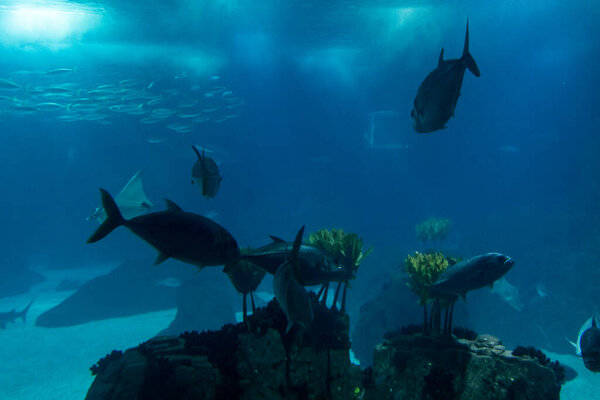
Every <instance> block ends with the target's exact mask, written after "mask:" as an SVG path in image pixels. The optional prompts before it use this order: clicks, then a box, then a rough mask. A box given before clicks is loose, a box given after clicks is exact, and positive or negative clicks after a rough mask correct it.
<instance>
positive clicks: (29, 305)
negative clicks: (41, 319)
mask: <svg viewBox="0 0 600 400" xmlns="http://www.w3.org/2000/svg"><path fill="white" fill-rule="evenodd" d="M34 300H35V299H34ZM34 300H31V301H30V302H29V304H27V307H25V308H24V309H23V310H22V311H20V312H19V318H21V319H22V320H23V322H27V311H29V308H30V307H31V305H32V304H33V301H34Z"/></svg>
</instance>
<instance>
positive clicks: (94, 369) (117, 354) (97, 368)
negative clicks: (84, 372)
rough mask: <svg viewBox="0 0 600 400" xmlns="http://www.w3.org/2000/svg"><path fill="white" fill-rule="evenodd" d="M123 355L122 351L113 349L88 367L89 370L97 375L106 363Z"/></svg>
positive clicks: (104, 367) (102, 370)
mask: <svg viewBox="0 0 600 400" xmlns="http://www.w3.org/2000/svg"><path fill="white" fill-rule="evenodd" d="M122 355H123V352H122V351H119V350H113V351H111V352H110V353H109V354H107V355H105V356H104V357H102V358H101V359H99V360H98V362H97V363H96V364H94V365H92V366H91V367H90V371H92V375H97V374H99V373H102V372H104V370H105V369H106V367H107V366H108V364H110V363H111V362H112V361H115V360H118V359H119V358H121V356H122Z"/></svg>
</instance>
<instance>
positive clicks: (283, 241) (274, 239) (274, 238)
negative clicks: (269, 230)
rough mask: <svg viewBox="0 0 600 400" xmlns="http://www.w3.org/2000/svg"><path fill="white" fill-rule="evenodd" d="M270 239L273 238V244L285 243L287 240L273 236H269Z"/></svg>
mask: <svg viewBox="0 0 600 400" xmlns="http://www.w3.org/2000/svg"><path fill="white" fill-rule="evenodd" d="M269 237H270V238H271V240H272V241H273V243H285V240H283V239H282V238H280V237H277V236H273V235H269Z"/></svg>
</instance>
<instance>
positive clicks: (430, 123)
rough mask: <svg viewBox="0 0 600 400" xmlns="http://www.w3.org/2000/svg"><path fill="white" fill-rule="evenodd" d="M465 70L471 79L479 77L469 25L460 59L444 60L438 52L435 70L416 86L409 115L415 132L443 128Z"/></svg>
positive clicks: (451, 110)
mask: <svg viewBox="0 0 600 400" xmlns="http://www.w3.org/2000/svg"><path fill="white" fill-rule="evenodd" d="M466 69H468V70H469V71H471V73H472V74H473V75H475V76H480V75H481V74H480V72H479V68H478V67H477V64H476V63H475V59H474V58H473V56H472V55H471V53H469V21H467V32H466V34H465V45H464V47H463V53H462V56H461V57H460V58H458V59H451V60H444V49H443V48H442V51H441V53H440V58H439V60H438V65H437V67H436V68H435V69H434V70H433V71H431V72H430V73H429V75H427V77H426V78H425V80H424V81H423V83H421V86H419V90H418V91H417V97H415V102H414V108H413V110H412V111H411V113H410V116H411V118H412V120H413V128H414V129H415V131H417V132H418V133H429V132H434V131H437V130H439V129H444V128H445V127H446V126H445V125H446V122H448V120H449V119H450V118H451V117H452V116H453V115H454V110H455V109H456V103H457V102H458V97H459V96H460V89H461V87H462V82H463V78H464V75H465V70H466Z"/></svg>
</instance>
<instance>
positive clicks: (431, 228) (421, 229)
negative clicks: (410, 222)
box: [416, 217, 452, 242]
mask: <svg viewBox="0 0 600 400" xmlns="http://www.w3.org/2000/svg"><path fill="white" fill-rule="evenodd" d="M451 228H452V221H450V220H449V219H448V218H433V217H432V218H429V219H427V220H426V221H423V222H420V223H418V224H417V226H416V231H417V238H418V239H419V240H420V241H422V242H428V241H430V240H433V241H436V240H440V241H443V240H444V239H445V238H446V236H448V233H450V229H451Z"/></svg>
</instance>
